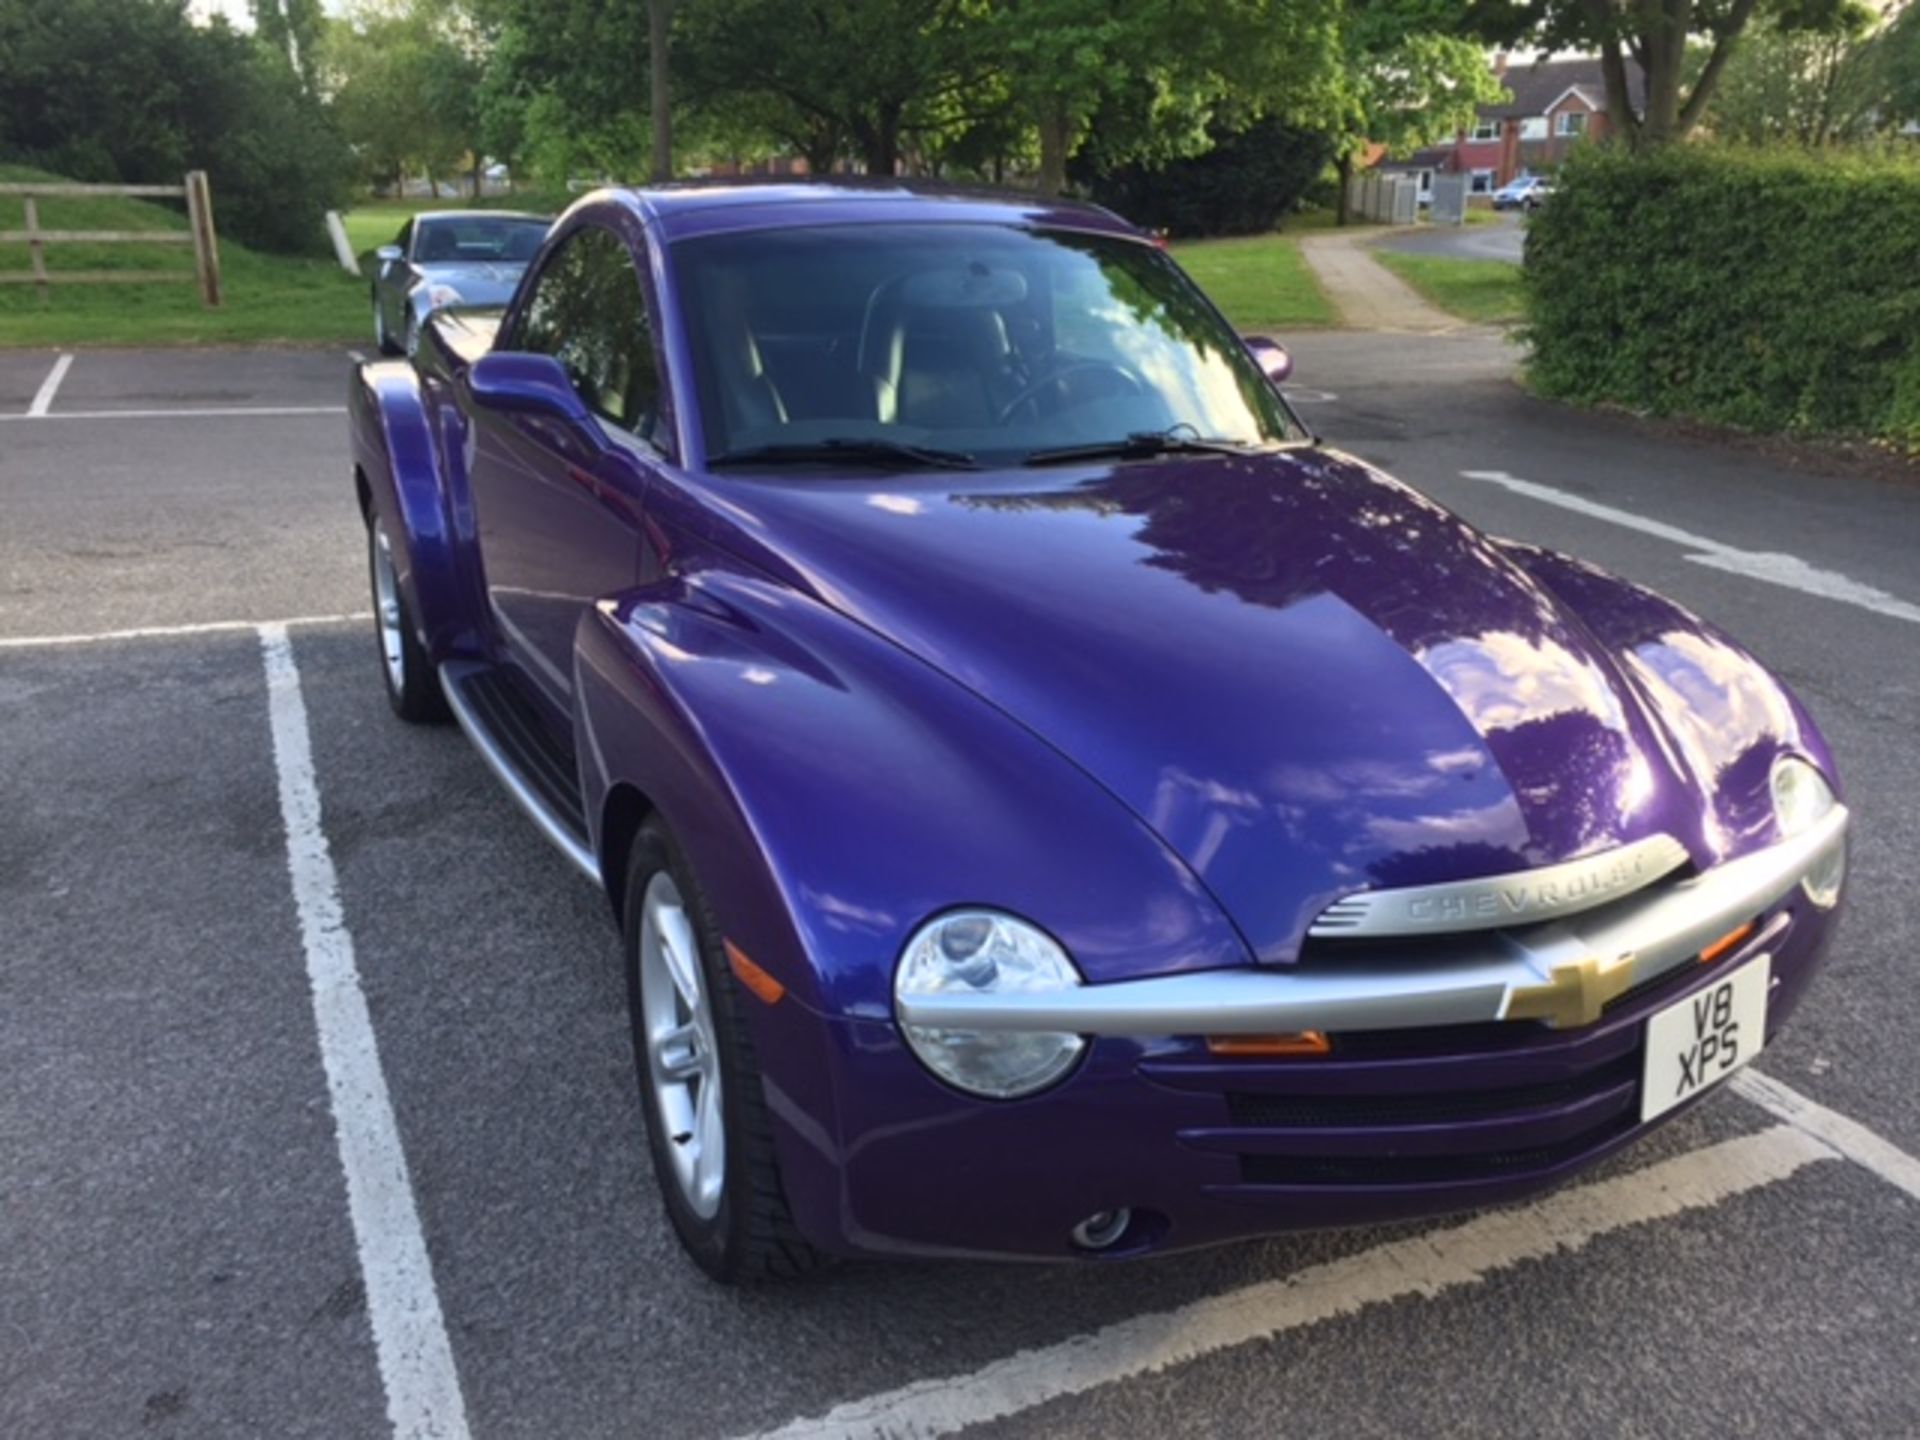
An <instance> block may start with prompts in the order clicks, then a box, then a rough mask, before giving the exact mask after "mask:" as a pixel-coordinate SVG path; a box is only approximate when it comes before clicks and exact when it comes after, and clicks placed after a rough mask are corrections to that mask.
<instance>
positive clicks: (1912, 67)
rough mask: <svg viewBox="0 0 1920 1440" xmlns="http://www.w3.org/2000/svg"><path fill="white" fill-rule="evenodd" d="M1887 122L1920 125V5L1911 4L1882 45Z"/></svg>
mask: <svg viewBox="0 0 1920 1440" xmlns="http://www.w3.org/2000/svg"><path fill="white" fill-rule="evenodd" d="M1878 49H1879V52H1880V64H1881V70H1882V73H1883V76H1884V81H1885V86H1886V95H1887V116H1886V118H1887V120H1888V121H1889V122H1895V121H1920V4H1913V3H1909V4H1908V5H1907V7H1906V8H1905V9H1904V10H1902V11H1901V12H1900V14H1899V15H1898V16H1897V17H1895V19H1894V21H1893V23H1892V24H1891V25H1889V26H1888V27H1887V28H1886V29H1885V30H1884V31H1882V32H1881V34H1880V39H1879V41H1878Z"/></svg>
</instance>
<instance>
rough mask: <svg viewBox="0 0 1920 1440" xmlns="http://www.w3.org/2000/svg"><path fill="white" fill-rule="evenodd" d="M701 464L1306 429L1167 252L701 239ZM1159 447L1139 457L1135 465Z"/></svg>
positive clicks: (897, 237)
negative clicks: (859, 449) (859, 451)
mask: <svg viewBox="0 0 1920 1440" xmlns="http://www.w3.org/2000/svg"><path fill="white" fill-rule="evenodd" d="M674 262H675V266H676V269H677V271H678V274H679V277H680V279H679V291H680V295H681V297H682V301H683V305H684V309H685V313H686V328H687V334H688V338H689V341H690V344H691V348H692V351H693V361H694V370H695V381H696V385H697V387H698V390H699V398H700V414H701V417H702V423H703V427H704V435H705V439H706V446H707V454H708V457H709V461H710V462H719V463H728V462H734V463H754V462H755V461H756V460H757V461H760V462H777V463H789V464H791V463H793V462H794V461H795V460H796V459H799V460H804V459H805V458H806V454H807V452H808V451H809V450H811V449H813V448H815V447H817V448H818V450H819V451H820V454H821V457H822V460H823V463H830V462H831V458H833V452H835V451H837V452H838V458H842V459H844V458H846V457H848V456H850V455H852V454H854V453H855V452H854V451H853V449H852V448H851V446H852V445H853V444H858V445H860V446H863V447H864V452H863V453H864V457H865V458H866V459H867V460H868V461H871V460H873V459H874V457H875V456H878V457H880V458H881V459H882V460H883V461H889V460H890V461H892V462H894V463H897V464H898V465H899V467H900V468H906V469H911V468H923V466H921V465H919V464H917V463H916V462H915V461H914V459H913V457H912V456H911V455H910V454H908V453H907V450H908V449H909V448H911V449H919V450H921V451H938V452H943V453H944V454H946V455H947V456H949V457H952V456H958V457H961V458H962V459H963V460H975V461H978V462H979V463H982V464H1019V463H1022V462H1024V461H1026V460H1027V459H1028V458H1029V457H1031V456H1034V455H1036V454H1042V453H1044V452H1047V451H1057V450H1061V449H1062V448H1064V447H1077V446H1100V445H1104V444H1108V443H1114V444H1119V443H1121V442H1125V441H1127V440H1128V438H1129V437H1136V438H1137V437H1140V436H1143V435H1149V434H1153V435H1158V434H1163V433H1171V434H1172V435H1174V436H1176V437H1179V438H1180V439H1182V440H1186V441H1209V442H1226V443H1227V445H1229V446H1232V445H1239V446H1263V445H1270V444H1275V443H1280V442H1285V441H1294V440H1299V439H1302V438H1304V436H1303V433H1302V432H1301V431H1300V429H1299V428H1298V426H1296V425H1295V424H1294V422H1293V421H1292V419H1291V417H1290V416H1289V415H1288V413H1287V410H1286V407H1285V406H1284V405H1283V404H1282V403H1281V402H1280V400H1279V398H1278V397H1277V396H1276V395H1275V394H1274V391H1273V388H1272V387H1271V386H1270V385H1269V384H1268V383H1267V379H1266V377H1265V375H1264V374H1263V373H1262V372H1261V370H1260V368H1259V367H1258V365H1256V364H1255V363H1254V361H1253V359H1252V357H1251V356H1250V355H1249V354H1248V353H1247V351H1246V348H1245V347H1244V346H1243V345H1242V344H1241V343H1240V340H1239V337H1238V336H1237V335H1235V334H1234V332H1233V331H1232V329H1231V328H1230V327H1228V326H1227V325H1226V324H1225V323H1224V322H1223V321H1222V320H1221V319H1220V317H1219V316H1218V315H1217V314H1216V313H1215V312H1214V310H1213V308H1212V307H1211V306H1210V305H1209V304H1208V303H1207V301H1206V300H1205V299H1204V298H1203V297H1202V296H1201V295H1200V293H1199V291H1198V290H1197V289H1195V287H1194V285H1193V283H1192V282H1191V281H1189V280H1188V279H1187V278H1186V277H1185V276H1184V275H1183V274H1182V273H1181V272H1180V270H1179V268H1178V267H1177V266H1175V265H1174V263H1173V262H1172V261H1171V260H1170V259H1169V258H1168V257H1167V256H1166V254H1165V253H1164V252H1162V251H1160V250H1158V249H1156V248H1154V247H1153V246H1151V245H1147V244H1143V243H1140V242H1138V241H1134V240H1128V239H1123V238H1119V237H1109V236H1093V235H1081V234H1069V233H1064V232H1049V231H1039V232H1036V231H1029V230H1020V229H1014V228H1011V227H1001V226H987V225H963V224H921V225H898V226H863V227H860V228H853V227H846V226H834V227H822V228H818V229H790V230H762V231H751V232H746V233H741V234H733V235H718V236H706V237H702V238H698V239H692V240H685V241H681V242H680V243H679V244H677V245H676V246H675V247H674ZM1134 453H1137V454H1138V455H1139V457H1140V458H1146V456H1147V455H1148V454H1149V453H1159V452H1151V451H1150V450H1149V449H1148V448H1146V447H1139V446H1135V447H1134V449H1133V450H1131V451H1129V454H1130V455H1131V454H1134Z"/></svg>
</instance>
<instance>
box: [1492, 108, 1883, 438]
mask: <svg viewBox="0 0 1920 1440" xmlns="http://www.w3.org/2000/svg"><path fill="white" fill-rule="evenodd" d="M1525 289H1526V305H1527V320H1528V324H1527V334H1528V336H1529V338H1530V339H1531V341H1532V344H1533V358H1532V362H1531V375H1532V378H1533V381H1534V383H1535V384H1536V385H1537V386H1538V388H1539V389H1540V390H1541V391H1543V392H1544V393H1547V394H1550V395H1557V396H1561V397H1564V398H1567V399H1574V400H1582V401H1606V402H1613V403H1617V404H1622V405H1628V406H1632V407H1634V408H1636V409H1642V410H1648V411H1652V412H1654V413H1657V414H1667V413H1679V414H1689V415H1695V416H1700V417H1702V418H1705V419H1710V420H1718V421H1723V422H1727V423H1730V424H1734V425H1740V426H1744V427H1747V428H1750V429H1755V430H1786V431H1796V432H1802V433H1813V432H1842V433H1853V434H1866V435H1874V436H1879V437H1882V438H1885V439H1888V440H1891V441H1894V442H1895V443H1898V444H1902V445H1904V446H1907V447H1909V448H1916V449H1920V165H1916V164H1915V163H1914V162H1913V160H1912V159H1910V158H1903V157H1900V156H1890V155H1881V156H1868V155H1847V154H1842V153H1836V152H1833V151H1825V152H1811V153H1810V152H1806V151H1799V150H1795V151H1791V152H1785V151H1754V150H1732V149H1725V148H1717V147H1705V146H1670V147H1667V148H1665V149H1663V150H1660V151H1657V152H1655V153H1653V154H1649V155H1639V156H1636V155H1631V154H1629V153H1627V152H1626V151H1624V150H1620V149H1615V148H1612V147H1608V146H1597V145H1590V146H1582V147H1580V149H1579V150H1578V151H1576V152H1575V154H1574V155H1573V157H1572V158H1570V159H1569V161H1568V162H1567V163H1566V164H1565V165H1564V166H1563V167H1562V168H1561V172H1560V175H1559V177H1558V180H1557V184H1556V189H1555V193H1554V196H1553V199H1552V201H1551V202H1550V203H1549V204H1547V205H1546V206H1545V207H1544V208H1543V209H1542V210H1541V211H1540V213H1539V214H1538V215H1537V216H1536V217H1535V218H1534V220H1533V223H1532V226H1531V227H1530V230H1529V233H1528V236H1527V264H1526V272H1525Z"/></svg>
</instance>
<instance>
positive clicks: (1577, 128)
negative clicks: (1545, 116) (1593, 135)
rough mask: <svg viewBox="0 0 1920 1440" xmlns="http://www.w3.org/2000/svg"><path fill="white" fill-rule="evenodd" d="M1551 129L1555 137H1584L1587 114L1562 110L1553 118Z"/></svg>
mask: <svg viewBox="0 0 1920 1440" xmlns="http://www.w3.org/2000/svg"><path fill="white" fill-rule="evenodd" d="M1553 128H1554V133H1555V134H1557V135H1584V134H1586V133H1587V112H1586V111H1584V110H1562V111H1561V112H1560V113H1559V114H1558V115H1557V116H1555V117H1554V126H1553Z"/></svg>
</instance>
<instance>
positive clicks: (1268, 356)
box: [1247, 335, 1293, 385]
mask: <svg viewBox="0 0 1920 1440" xmlns="http://www.w3.org/2000/svg"><path fill="white" fill-rule="evenodd" d="M1247 349H1248V350H1249V351H1250V352H1251V353H1252V355H1253V358H1254V360H1255V361H1256V362H1257V363H1258V364H1259V366H1260V368H1261V370H1262V371H1264V372H1265V373H1266V377H1267V379H1269V380H1271V381H1272V382H1273V383H1274V384H1276V385H1278V384H1279V383H1280V382H1281V381H1282V380H1285V379H1286V378H1287V377H1288V376H1289V375H1291V374H1293V356H1291V355H1289V354H1288V353H1287V348H1286V346H1284V345H1282V344H1281V343H1280V342H1279V341H1278V340H1269V339H1268V338H1267V337H1266V336H1265V335H1249V336H1248V337H1247Z"/></svg>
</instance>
